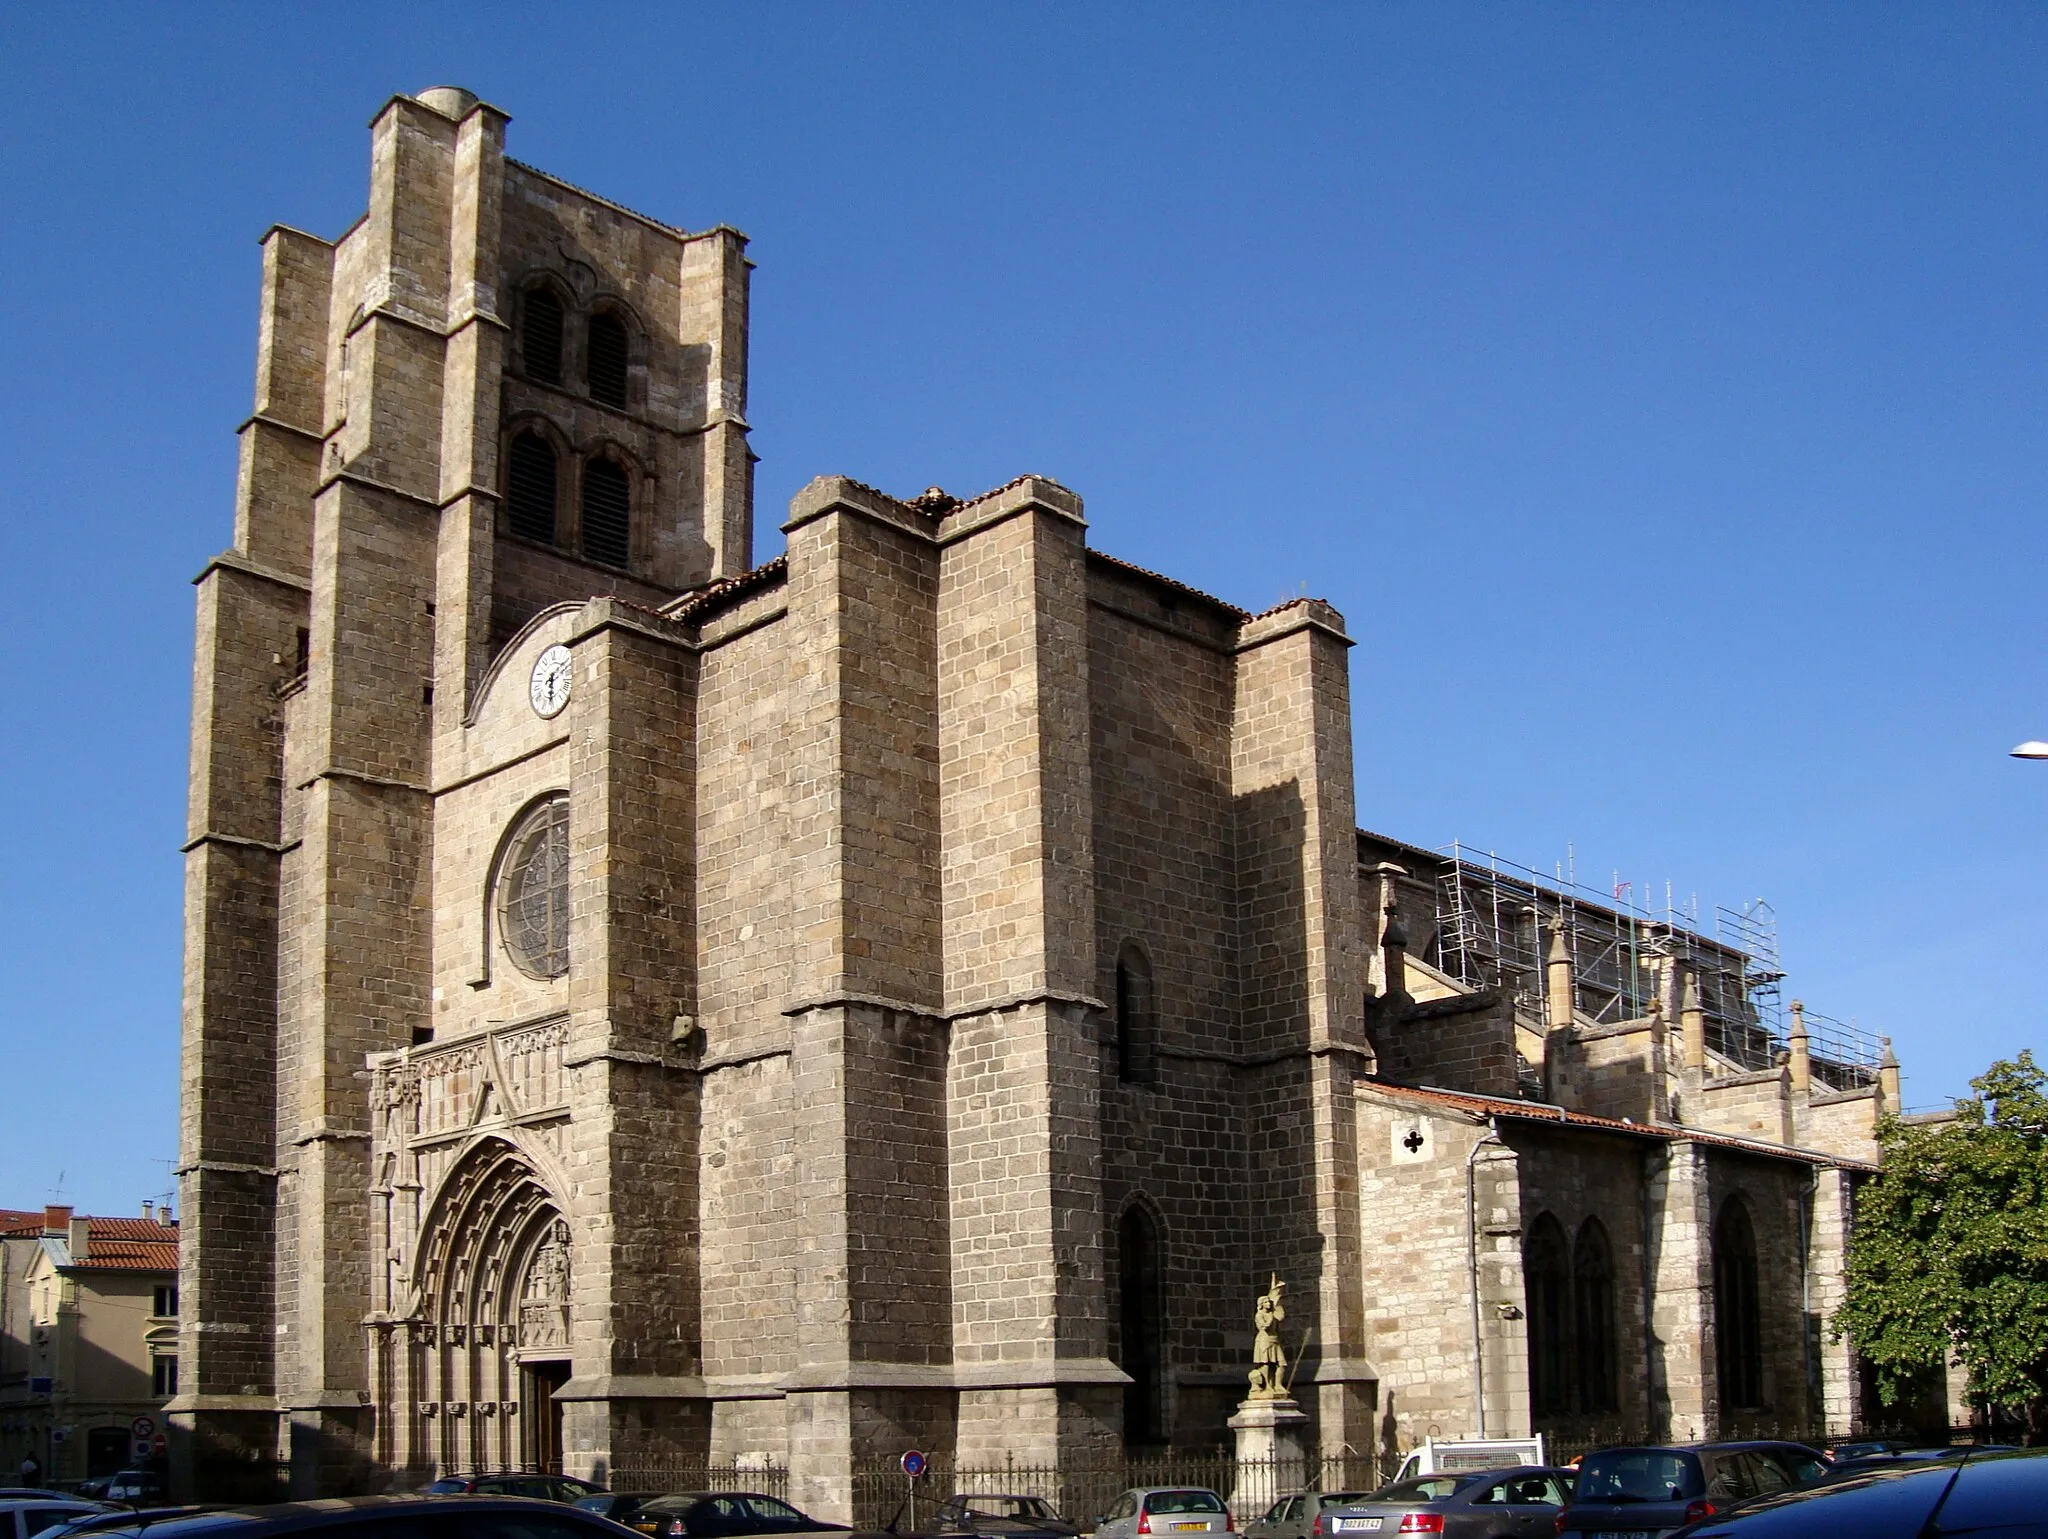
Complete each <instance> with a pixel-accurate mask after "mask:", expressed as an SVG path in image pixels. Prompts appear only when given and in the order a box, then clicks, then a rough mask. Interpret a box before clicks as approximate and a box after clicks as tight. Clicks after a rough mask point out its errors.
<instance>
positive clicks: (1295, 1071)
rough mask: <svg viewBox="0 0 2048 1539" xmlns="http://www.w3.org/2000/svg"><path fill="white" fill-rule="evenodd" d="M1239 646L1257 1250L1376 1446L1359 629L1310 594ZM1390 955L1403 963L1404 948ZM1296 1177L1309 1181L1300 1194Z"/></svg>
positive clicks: (1331, 1391) (1345, 1432) (1310, 1370)
mask: <svg viewBox="0 0 2048 1539" xmlns="http://www.w3.org/2000/svg"><path fill="white" fill-rule="evenodd" d="M1237 645H1238V650H1237V698H1236V701H1235V709H1234V712H1233V720H1232V730H1231V795H1232V799H1233V802H1234V810H1235V823H1236V830H1235V832H1236V836H1237V902H1238V913H1239V915H1240V916H1241V917H1240V918H1239V920H1238V924H1237V930H1236V935H1235V945H1236V953H1237V957H1236V961H1237V970H1238V979H1239V996H1238V1012H1239V1018H1238V1032H1239V1035H1238V1047H1239V1050H1240V1051H1242V1052H1245V1053H1248V1054H1270V1055H1272V1059H1273V1061H1272V1063H1271V1065H1270V1066H1269V1067H1266V1068H1264V1069H1262V1070H1261V1071H1260V1072H1259V1073H1258V1074H1256V1075H1247V1076H1246V1081H1245V1083H1246V1091H1245V1095H1246V1098H1247V1101H1248V1105H1247V1106H1246V1108H1245V1115H1246V1116H1247V1117H1248V1118H1249V1119H1250V1120H1252V1121H1253V1122H1255V1123H1263V1126H1264V1127H1265V1128H1267V1129H1271V1130H1273V1131H1271V1132H1269V1133H1267V1134H1265V1135H1264V1136H1263V1137H1262V1139H1261V1141H1260V1143H1259V1145H1258V1146H1257V1147H1256V1148H1255V1150H1254V1151H1253V1158H1254V1164H1253V1166H1252V1169H1251V1178H1252V1181H1253V1183H1254V1190H1255V1191H1261V1190H1262V1196H1263V1197H1264V1199H1265V1200H1263V1201H1258V1202H1255V1203H1254V1204H1253V1208H1252V1213H1251V1223H1250V1226H1249V1234H1248V1246H1247V1259H1248V1261H1249V1262H1250V1263H1251V1266H1252V1269H1253V1276H1254V1277H1255V1278H1257V1279H1258V1280H1259V1281H1260V1282H1261V1283H1263V1277H1264V1274H1265V1273H1267V1272H1269V1271H1270V1272H1277V1273H1278V1274H1279V1275H1280V1276H1281V1277H1282V1278H1283V1279H1287V1280H1290V1281H1292V1282H1294V1283H1295V1284H1296V1285H1297V1286H1298V1287H1299V1288H1300V1289H1301V1296H1302V1298H1303V1302H1304V1305H1306V1304H1307V1301H1308V1300H1309V1299H1311V1298H1312V1299H1313V1301H1314V1303H1313V1309H1312V1310H1310V1309H1308V1308H1306V1307H1305V1308H1304V1309H1303V1311H1302V1313H1303V1314H1304V1315H1305V1316H1307V1317H1308V1321H1307V1323H1310V1324H1312V1326H1313V1329H1314V1336H1313V1341H1312V1344H1311V1345H1310V1347H1309V1348H1308V1356H1309V1358H1310V1361H1309V1362H1308V1363H1304V1364H1303V1365H1302V1368H1303V1377H1304V1382H1311V1383H1314V1384H1315V1385H1316V1402H1315V1415H1316V1419H1317V1423H1318V1426H1317V1432H1318V1435H1319V1436H1320V1438H1321V1440H1322V1442H1323V1443H1324V1445H1325V1446H1327V1447H1330V1448H1337V1447H1340V1446H1342V1445H1344V1444H1346V1443H1348V1444H1350V1445H1352V1446H1353V1447H1355V1448H1367V1447H1370V1446H1371V1444H1372V1437H1373V1433H1372V1428H1371V1426H1370V1407H1369V1402H1368V1400H1367V1398H1366V1397H1365V1396H1363V1395H1361V1394H1360V1393H1359V1392H1358V1390H1357V1388H1356V1385H1357V1384H1358V1382H1359V1378H1358V1374H1359V1371H1360V1370H1359V1368H1358V1367H1357V1365H1358V1364H1360V1363H1361V1362H1363V1360H1364V1359H1365V1358H1366V1352H1365V1345H1364V1327H1363V1317H1364V1309H1365V1305H1364V1296H1363V1291H1362V1289H1363V1262H1362V1259H1361V1248H1360V1239H1359V1232H1358V1156H1357V1149H1356V1117H1355V1114H1354V1110H1353V1104H1352V1089H1351V1087H1352V1082H1353V1080H1354V1079H1355V1078H1356V1077H1357V1076H1358V1075H1359V1074H1361V1073H1363V1072H1364V1071H1365V1069H1366V1068H1367V1067H1368V1066H1369V1065H1370V1064H1371V1063H1372V1062H1373V1052H1372V1046H1371V1043H1370V1040H1369V1039H1368V1038H1367V1036H1366V1033H1365V979H1366V973H1367V969H1368V961H1369V959H1368V955H1367V953H1368V951H1369V949H1370V946H1371V939H1370V938H1369V936H1368V932H1367V930H1366V925H1365V921H1364V919H1363V917H1362V916H1361V915H1360V913H1359V899H1358V849H1357V837H1358V836H1357V814H1356V807H1355V805H1354V800H1353V788H1352V765H1351V751H1350V745H1351V730H1350V720H1351V701H1350V677H1349V664H1348V658H1347V654H1348V652H1349V650H1350V646H1351V641H1350V638H1349V637H1348V636H1347V635H1346V633H1345V630H1344V619H1343V616H1342V615H1340V614H1338V613H1337V611H1336V610H1334V609H1332V608H1331V607H1330V606H1329V605H1327V604H1325V603H1323V602H1321V601H1320V600H1317V599H1303V600H1300V601H1298V602H1295V603H1291V604H1287V605H1285V606H1283V607H1281V608H1280V609H1277V610H1274V611H1272V612H1271V613H1269V614H1266V615H1262V616H1259V617H1257V618H1255V619H1253V620H1250V621H1248V622H1246V624H1245V625H1244V627H1243V629H1242V630H1241V631H1240V633H1239V637H1238V644H1237ZM1374 931H1375V932H1376V931H1377V924H1376V923H1375V925H1374ZM1396 939H1397V940H1398V934H1397V936H1396ZM1387 965H1388V966H1389V968H1390V969H1392V968H1395V967H1397V965H1398V964H1396V963H1395V962H1394V961H1393V951H1392V950H1390V951H1389V953H1388V962H1387ZM1388 986H1389V987H1392V986H1393V980H1391V979H1390V980H1389V984H1388ZM1304 1174H1307V1175H1308V1176H1309V1177H1310V1178H1311V1179H1310V1180H1309V1181H1307V1182H1305V1183H1304V1182H1303V1181H1302V1177H1303V1175H1304ZM1297 1184H1301V1185H1304V1186H1305V1188H1306V1189H1305V1190H1303V1191H1301V1192H1300V1193H1299V1194H1298V1195H1297V1194H1296V1193H1295V1191H1294V1190H1293V1187H1294V1186H1295V1185H1297Z"/></svg>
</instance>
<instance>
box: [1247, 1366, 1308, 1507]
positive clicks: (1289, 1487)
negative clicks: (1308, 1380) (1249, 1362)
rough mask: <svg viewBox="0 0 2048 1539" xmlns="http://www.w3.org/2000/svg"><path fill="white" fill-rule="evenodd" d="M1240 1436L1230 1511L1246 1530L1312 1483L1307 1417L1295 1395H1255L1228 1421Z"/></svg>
mask: <svg viewBox="0 0 2048 1539" xmlns="http://www.w3.org/2000/svg"><path fill="white" fill-rule="evenodd" d="M1229 1425H1230V1430H1231V1431H1232V1432H1235V1433H1236V1434H1237V1483H1236V1484H1235V1485H1234V1486H1232V1487H1231V1491H1230V1510H1231V1512H1232V1513H1233V1514H1234V1515H1235V1516H1236V1518H1237V1520H1238V1523H1239V1524H1240V1525H1243V1524H1245V1523H1249V1522H1252V1521H1253V1520H1254V1519H1256V1518H1259V1517H1263V1516H1264V1515H1265V1511H1266V1509H1267V1508H1268V1507H1270V1506H1271V1505H1272V1504H1273V1502H1274V1500H1275V1499H1276V1498H1278V1497H1279V1496H1281V1495H1282V1494H1283V1493H1285V1492H1288V1491H1299V1490H1300V1489H1302V1487H1304V1486H1306V1485H1307V1484H1309V1475H1310V1474H1311V1473H1312V1472H1311V1471H1310V1469H1309V1467H1308V1413H1307V1412H1306V1411H1304V1410H1302V1408H1301V1407H1300V1406H1299V1405H1297V1404H1295V1402H1294V1400H1293V1398H1292V1397H1291V1396H1286V1395H1282V1396H1279V1397H1277V1398H1273V1399H1268V1398H1265V1397H1263V1396H1254V1397H1253V1398H1252V1399H1250V1400H1247V1401H1245V1402H1244V1403H1243V1404H1241V1405H1240V1406H1238V1408H1237V1414H1236V1415H1235V1416H1233V1417H1231V1418H1230V1423H1229Z"/></svg>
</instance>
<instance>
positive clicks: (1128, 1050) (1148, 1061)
mask: <svg viewBox="0 0 2048 1539" xmlns="http://www.w3.org/2000/svg"><path fill="white" fill-rule="evenodd" d="M1158 1069H1159V1038H1158V1030H1157V1027H1156V1024H1155V1019H1154V1011H1153V1002H1152V964H1151V963H1150V962H1148V961H1147V960H1146V959H1145V953H1144V952H1142V951H1140V950H1139V949H1138V948H1137V947H1136V946H1126V947H1124V949H1123V951H1122V952H1121V953H1120V954H1119V955H1118V957H1117V959H1116V1077H1117V1078H1118V1079H1120V1080H1122V1081H1123V1082H1124V1083H1125V1084H1127V1085H1149V1084H1151V1083H1152V1082H1153V1080H1154V1079H1156V1078H1157V1077H1158Z"/></svg>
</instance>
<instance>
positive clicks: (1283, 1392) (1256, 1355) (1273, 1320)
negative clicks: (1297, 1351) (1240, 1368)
mask: <svg viewBox="0 0 2048 1539" xmlns="http://www.w3.org/2000/svg"><path fill="white" fill-rule="evenodd" d="M1286 1293H1287V1284H1285V1283H1284V1282H1282V1281H1281V1280H1280V1278H1279V1276H1278V1274H1275V1275H1274V1277H1273V1286H1272V1287H1270V1288H1268V1289H1267V1290H1266V1291H1265V1292H1264V1293H1262V1294H1260V1295H1259V1304H1258V1308H1257V1309H1255V1310H1253V1311H1252V1323H1253V1324H1255V1325H1256V1326H1257V1327H1258V1335H1257V1336H1256V1337H1255V1338H1254V1339H1253V1341H1252V1371H1251V1381H1252V1392H1251V1395H1250V1398H1251V1399H1253V1400H1285V1399H1286V1398H1287V1349H1286V1348H1285V1347H1283V1346H1282V1345H1281V1344H1280V1322H1281V1321H1282V1320H1285V1319H1286V1318H1287V1304H1286V1299H1285V1295H1286Z"/></svg>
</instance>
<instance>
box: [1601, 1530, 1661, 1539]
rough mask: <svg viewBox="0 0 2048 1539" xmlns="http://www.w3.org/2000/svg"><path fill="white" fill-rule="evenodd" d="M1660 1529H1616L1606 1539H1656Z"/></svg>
mask: <svg viewBox="0 0 2048 1539" xmlns="http://www.w3.org/2000/svg"><path fill="white" fill-rule="evenodd" d="M1663 1532H1664V1530H1663V1529H1661V1528H1617V1529H1616V1530H1615V1531H1614V1532H1613V1533H1612V1534H1610V1535H1608V1536H1607V1539H1657V1536H1658V1535H1659V1534H1661V1533H1663Z"/></svg>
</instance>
